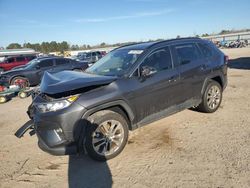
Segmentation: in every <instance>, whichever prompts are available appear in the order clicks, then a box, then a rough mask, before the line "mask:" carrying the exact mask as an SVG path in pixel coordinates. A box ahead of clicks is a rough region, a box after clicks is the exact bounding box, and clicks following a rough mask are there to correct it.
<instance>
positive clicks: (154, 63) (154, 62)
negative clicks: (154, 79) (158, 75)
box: [141, 47, 173, 72]
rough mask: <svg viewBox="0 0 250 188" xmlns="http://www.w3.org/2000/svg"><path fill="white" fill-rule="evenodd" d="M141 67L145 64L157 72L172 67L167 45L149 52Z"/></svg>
mask: <svg viewBox="0 0 250 188" xmlns="http://www.w3.org/2000/svg"><path fill="white" fill-rule="evenodd" d="M141 66H142V67H144V66H146V67H149V68H152V69H154V71H156V72H159V71H162V70H167V69H172V67H173V66H172V58H171V54H170V50H169V48H168V47H165V48H162V49H158V50H156V51H155V52H153V53H152V54H150V55H149V56H148V57H147V58H146V59H145V60H144V62H143V63H142V65H141Z"/></svg>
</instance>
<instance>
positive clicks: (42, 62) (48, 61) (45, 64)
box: [39, 59, 53, 67]
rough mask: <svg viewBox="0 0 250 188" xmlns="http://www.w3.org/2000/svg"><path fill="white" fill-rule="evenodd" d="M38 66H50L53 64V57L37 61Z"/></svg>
mask: <svg viewBox="0 0 250 188" xmlns="http://www.w3.org/2000/svg"><path fill="white" fill-rule="evenodd" d="M39 66H40V67H52V66H53V59H46V60H43V61H41V62H40V63H39Z"/></svg>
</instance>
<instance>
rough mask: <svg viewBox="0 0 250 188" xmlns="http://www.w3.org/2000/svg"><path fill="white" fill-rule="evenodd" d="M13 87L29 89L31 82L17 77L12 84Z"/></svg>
mask: <svg viewBox="0 0 250 188" xmlns="http://www.w3.org/2000/svg"><path fill="white" fill-rule="evenodd" d="M10 84H11V85H17V86H19V87H20V88H27V87H29V85H30V84H29V80H28V79H27V78H24V77H20V76H18V77H15V78H13V79H12V80H11V82H10Z"/></svg>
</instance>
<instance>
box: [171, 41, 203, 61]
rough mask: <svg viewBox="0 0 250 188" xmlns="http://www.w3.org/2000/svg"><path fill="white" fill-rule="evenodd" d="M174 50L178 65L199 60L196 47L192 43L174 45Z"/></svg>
mask: <svg viewBox="0 0 250 188" xmlns="http://www.w3.org/2000/svg"><path fill="white" fill-rule="evenodd" d="M175 50H176V55H177V58H178V61H179V63H180V65H183V64H187V63H191V62H192V61H195V60H198V59H199V58H200V53H199V51H198V49H197V46H196V45H195V44H193V43H191V44H181V45H176V46H175Z"/></svg>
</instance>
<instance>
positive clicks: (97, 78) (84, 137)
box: [16, 38, 228, 161]
mask: <svg viewBox="0 0 250 188" xmlns="http://www.w3.org/2000/svg"><path fill="white" fill-rule="evenodd" d="M227 60H228V58H227V56H225V55H224V54H223V53H222V52H221V51H220V50H218V49H217V48H216V47H215V46H214V45H213V44H212V43H211V42H209V41H206V40H202V39H199V38H182V39H174V40H166V41H161V42H147V43H139V44H133V45H128V46H123V47H120V48H118V49H115V50H113V51H111V52H110V53H109V54H107V55H106V56H104V57H103V58H102V59H100V60H99V61H97V62H96V63H95V64H94V65H93V66H91V67H89V68H88V69H86V71H85V73H82V72H73V71H63V72H59V73H55V74H50V73H45V75H44V77H43V79H42V82H41V85H40V90H39V92H37V93H34V94H33V102H32V104H31V105H30V107H29V109H28V115H29V117H30V119H31V120H30V121H29V122H27V123H26V124H25V125H23V126H22V127H21V128H20V129H19V130H18V131H17V132H16V136H17V137H19V138H20V137H22V136H23V134H24V133H25V132H26V131H27V130H31V132H30V134H31V135H32V134H36V135H37V137H38V145H39V147H40V148H41V149H42V150H44V151H46V152H49V153H51V154H54V155H65V154H76V153H81V152H87V153H88V154H89V155H90V156H91V157H92V158H93V159H95V160H101V161H103V160H107V159H111V158H113V157H115V156H117V155H118V154H119V153H120V152H121V151H122V150H123V149H124V147H125V145H126V143H127V140H128V133H129V131H132V130H134V129H137V128H139V127H141V126H143V125H146V124H148V123H150V122H153V121H156V120H158V119H161V118H163V117H166V116H169V115H171V114H173V113H176V112H179V111H182V110H184V109H188V108H195V109H197V110H199V111H202V112H207V113H212V112H215V111H216V110H217V109H218V108H219V106H220V103H221V100H222V92H223V90H224V89H225V87H226V85H227Z"/></svg>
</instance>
